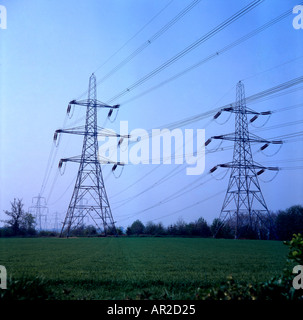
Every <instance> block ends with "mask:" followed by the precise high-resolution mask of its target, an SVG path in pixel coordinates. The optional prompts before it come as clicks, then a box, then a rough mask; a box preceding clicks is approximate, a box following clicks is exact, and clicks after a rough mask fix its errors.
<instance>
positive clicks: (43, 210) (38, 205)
mask: <svg viewBox="0 0 303 320" xmlns="http://www.w3.org/2000/svg"><path fill="white" fill-rule="evenodd" d="M29 212H30V213H31V214H32V215H33V216H34V217H35V223H36V226H38V229H39V231H41V230H42V217H44V221H45V222H46V219H47V214H48V207H47V206H46V200H45V198H44V197H41V195H40V194H38V196H37V197H33V198H32V206H30V207H29ZM44 227H45V226H44Z"/></svg>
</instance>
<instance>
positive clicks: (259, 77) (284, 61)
mask: <svg viewBox="0 0 303 320" xmlns="http://www.w3.org/2000/svg"><path fill="white" fill-rule="evenodd" d="M250 2H251V0H241V1H240V0H228V1H226V0H212V1H210V0H202V1H200V2H197V4H196V5H195V6H194V7H193V8H192V9H191V10H190V11H189V12H187V14H185V15H184V16H183V17H182V18H181V19H179V20H178V21H177V22H176V23H175V24H173V25H172V26H171V27H170V28H169V29H168V30H166V32H164V33H163V34H161V36H160V37H158V38H157V39H156V40H155V41H151V43H150V44H149V45H147V46H146V48H145V49H144V50H142V51H141V52H140V53H139V54H138V55H136V56H135V57H134V58H133V59H131V60H130V61H129V62H128V63H126V64H125V65H123V66H122V67H121V68H120V69H119V70H117V72H115V73H114V74H112V76H110V77H108V78H107V79H105V80H104V81H102V83H100V84H99V85H98V86H97V95H98V100H100V101H104V102H107V101H111V100H112V98H113V97H115V96H116V95H117V94H119V93H120V92H123V91H124V90H126V89H127V88H128V87H130V86H131V85H132V84H133V83H135V82H136V81H138V80H139V79H141V78H142V77H144V76H145V75H147V74H149V73H150V72H151V71H153V70H155V69H156V68H158V67H159V66H161V65H162V64H163V63H165V62H166V61H168V60H169V59H171V58H172V57H174V56H176V55H177V54H178V53H179V52H181V51H182V50H183V49H184V48H186V47H188V46H189V45H191V44H192V43H194V42H195V41H196V40H197V39H199V38H201V37H202V36H203V35H205V34H207V33H208V32H209V31H210V30H212V29H213V28H215V27H216V26H218V25H219V24H220V23H222V22H223V21H225V20H226V19H228V18H229V17H230V16H232V15H233V14H234V13H236V12H238V11H239V10H240V9H242V8H243V7H245V6H246V5H248V4H249V3H250ZM298 2H299V1H298V0H294V1H293V0H287V1H284V0H265V1H264V2H262V3H261V4H260V5H258V6H257V7H256V8H254V9H253V10H251V11H250V12H248V13H247V14H245V15H244V16H243V17H241V18H239V19H238V20H237V21H235V22H234V23H232V24H230V25H229V26H227V27H226V28H225V29H223V30H222V31H220V32H218V33H216V34H215V35H214V36H213V37H211V38H210V39H208V40H207V41H205V42H203V43H201V44H200V45H199V46H197V47H196V48H195V49H193V50H192V51H190V52H189V53H188V54H186V55H184V56H183V57H182V58H180V59H179V60H177V61H176V62H175V63H172V64H171V65H169V66H168V67H167V68H165V69H164V70H162V71H161V72H159V73H157V74H156V75H155V76H154V77H152V78H150V79H149V80H148V81H146V82H144V83H143V84H142V85H140V86H137V87H136V88H134V89H133V90H129V92H127V93H126V94H125V95H123V96H121V97H120V98H119V99H116V100H114V101H113V104H120V105H121V106H120V110H119V113H118V114H117V118H116V120H115V121H114V122H113V123H111V122H110V121H106V118H107V111H108V110H100V111H99V114H98V121H99V125H100V126H103V125H104V126H105V127H106V128H109V129H112V130H115V131H117V132H118V131H119V128H120V123H121V121H128V127H129V130H130V131H132V130H134V129H144V130H147V131H148V130H151V129H157V128H165V126H166V125H167V124H170V123H174V122H177V121H180V120H183V119H186V118H188V117H191V116H194V115H197V114H200V113H203V112H207V111H210V110H213V109H215V108H219V107H220V106H225V105H226V104H229V103H233V102H234V101H235V99H236V85H237V83H238V82H239V81H240V80H241V81H242V82H243V84H244V86H245V93H246V96H251V95H253V94H255V93H259V92H261V91H263V90H266V89H269V88H271V87H274V86H276V85H279V84H281V83H284V82H286V81H289V80H292V79H294V78H296V77H299V76H301V75H302V67H303V54H302V52H303V41H302V39H303V29H295V28H294V27H293V19H294V18H295V16H296V15H295V14H292V15H289V16H288V17H287V18H285V19H283V20H281V21H280V22H278V23H277V24H275V25H273V26H271V27H270V28H268V29H266V30H264V31H263V32H261V33H259V34H257V35H256V36H254V37H252V38H250V39H249V40H247V41H245V42H243V43H241V44H239V45H238V46H235V47H233V48H232V49H230V50H228V51H226V52H224V53H222V54H219V55H217V56H216V57H215V58H214V59H211V60H209V61H207V62H205V63H203V64H201V65H200V66H199V67H197V68H195V69H193V70H191V71H190V72H187V73H185V74H184V75H182V76H180V77H178V78H176V79H175V80H174V81H170V82H167V83H165V84H164V85H162V86H159V87H158V88H156V89H154V90H149V89H151V88H154V87H155V86H157V85H159V84H160V83H162V82H165V81H166V80H167V79H169V78H171V77H173V76H174V75H176V74H178V73H180V72H182V71H183V70H185V69H186V68H188V67H190V66H192V65H193V64H195V63H197V62H199V61H201V60H203V59H205V58H207V57H208V56H209V55H211V54H213V53H216V52H218V51H220V50H221V49H222V48H224V47H225V46H227V45H229V44H231V43H232V42H234V41H236V40H237V39H239V38H240V37H242V36H245V35H246V34H248V33H249V32H251V31H253V30H254V29H256V28H258V27H260V26H262V25H263V24H265V23H266V22H268V21H270V20H271V19H273V18H275V17H277V16H279V15H280V14H282V13H283V12H285V11H286V10H291V9H292V8H293V7H294V6H295V5H297V4H298ZM190 3H192V0H173V1H172V0H161V1H160V0H140V1H139V0H128V1H125V0H99V1H97V0H86V1H84V0H83V1H82V0H77V1H72V0H60V1H59V0H55V1H54V0H53V1H50V0H39V1H38V0H26V1H25V0H13V1H12V0H10V1H8V0H0V4H1V5H4V6H5V7H6V9H7V28H6V29H0V54H1V55H0V59H1V60H0V73H1V78H0V81H1V82H0V88H1V91H0V112H1V113H0V116H1V118H0V121H1V122H0V125H1V140H0V152H1V158H0V170H1V171H0V172H1V175H0V220H1V219H5V218H6V216H5V214H4V213H3V211H4V210H9V209H10V202H11V201H13V199H14V198H20V199H23V203H24V208H25V209H26V210H28V209H29V208H30V206H32V205H33V202H32V199H33V197H36V196H37V195H38V194H39V193H40V192H41V191H42V194H41V196H42V197H44V198H45V201H46V202H47V203H46V205H47V207H48V213H47V222H46V223H45V225H46V226H47V227H48V228H52V227H54V226H55V222H56V221H55V216H56V215H57V217H58V221H57V222H58V223H59V225H60V223H61V222H62V221H63V219H64V217H65V214H66V210H67V207H68V204H69V201H70V198H71V195H72V192H73V187H74V183H75V177H76V174H77V170H78V165H77V164H76V163H67V166H66V169H65V172H64V174H63V175H61V174H60V173H59V171H58V162H59V160H60V159H61V158H68V157H71V156H76V155H79V154H81V148H82V138H81V137H77V136H74V135H62V136H61V139H60V144H59V145H58V147H54V146H53V135H54V132H55V130H57V129H61V128H62V126H63V125H64V127H65V128H71V127H74V126H80V125H84V121H85V118H84V117H85V109H84V108H83V107H75V110H74V112H73V114H72V117H71V119H69V118H67V119H66V108H67V105H68V102H69V101H71V100H73V99H78V98H79V97H81V99H85V98H86V96H85V92H86V90H87V88H88V81H89V77H90V75H91V74H92V73H93V72H94V73H95V75H96V77H97V81H98V80H100V79H102V78H103V77H104V76H106V75H107V74H108V73H109V72H111V71H112V70H113V69H114V68H115V67H116V66H118V65H119V64H120V63H121V61H124V59H125V58H126V57H129V55H130V54H132V53H133V52H135V51H136V50H137V49H138V48H140V47H141V45H142V44H145V43H146V42H147V41H148V40H149V39H151V38H152V37H153V36H154V35H155V34H156V32H158V31H159V30H161V28H163V26H165V25H166V24H167V23H168V22H169V21H172V19H174V18H175V17H176V16H177V15H178V14H179V12H180V11H181V10H183V9H184V8H185V7H186V6H188V5H189V4H190ZM297 87H298V86H297ZM300 103H302V93H301V91H300V90H295V91H293V92H290V93H288V94H284V95H280V96H278V97H272V98H271V99H266V100H264V101H255V102H254V103H252V104H248V105H247V107H249V108H251V109H254V110H256V111H257V112H261V111H267V110H280V111H278V112H274V113H273V114H272V115H271V117H270V118H269V119H267V116H262V117H259V119H258V120H257V121H255V122H254V123H253V124H252V125H250V126H249V130H250V131H251V132H254V133H255V134H257V135H258V136H260V137H263V138H266V139H271V138H274V137H277V136H281V135H286V134H291V133H294V132H298V131H300V130H301V126H302V123H300V120H303V110H302V107H296V108H289V109H287V107H290V106H293V105H298V104H300ZM283 108H286V110H285V111H281V110H283ZM213 115H214V114H211V115H210V116H209V117H208V118H205V119H202V120H200V121H196V122H192V123H189V124H187V125H186V126H182V127H181V126H180V127H179V128H180V129H181V130H182V132H183V133H185V129H192V130H194V132H197V130H198V129H205V138H206V139H208V138H209V137H211V136H214V135H220V134H225V133H231V132H233V131H234V115H233V114H232V115H231V117H229V114H226V113H222V115H221V116H220V117H219V118H218V119H217V120H218V121H217V122H216V121H210V120H211V119H212V116H213ZM267 120H268V121H267ZM286 123H291V125H287V126H285V125H284V124H286ZM227 146H231V147H232V142H228V141H225V142H223V143H222V145H220V147H227ZM209 147H210V148H211V149H216V148H217V147H219V141H212V142H211V144H210V145H209ZM259 147H260V145H259V146H256V145H253V146H252V149H253V154H254V160H255V161H257V162H258V163H261V164H264V166H279V167H281V168H282V169H281V170H280V171H279V173H278V174H277V176H276V177H274V174H275V173H274V172H270V171H269V172H265V173H264V174H262V175H261V176H260V185H261V189H262V192H263V195H264V198H265V201H266V203H267V206H268V208H269V210H271V211H278V210H284V209H286V208H288V207H290V206H292V205H298V204H299V205H303V200H302V199H303V198H302V190H303V179H302V174H303V170H302V169H300V165H301V166H302V160H303V148H302V141H300V139H297V141H292V142H289V143H285V144H283V146H282V148H281V149H280V150H278V148H279V146H277V145H272V146H271V147H270V148H267V149H266V150H264V152H263V153H261V152H259V151H258V148H259ZM151 157H152V155H150V158H151ZM232 157H233V150H232V148H230V149H227V150H225V151H222V152H219V151H218V152H214V153H209V154H206V156H205V170H204V173H202V174H201V175H199V176H195V175H191V176H190V175H187V174H186V167H187V164H186V163H185V164H184V165H178V164H175V163H174V162H173V163H172V164H163V163H162V165H160V166H158V165H156V164H152V163H149V164H138V165H132V164H129V165H125V166H124V168H123V171H122V172H120V171H119V169H117V171H115V174H116V175H117V177H115V176H114V175H113V174H112V172H111V168H112V166H108V165H107V166H106V165H104V166H102V170H103V177H104V180H105V185H106V191H107V194H108V198H109V202H110V204H111V209H112V214H113V217H114V220H115V221H116V225H117V226H122V227H124V228H126V227H127V226H129V225H130V224H131V223H132V222H133V221H134V220H136V219H140V220H141V221H142V222H143V223H147V222H148V221H154V222H162V223H163V224H164V225H165V226H167V225H169V224H171V223H175V222H176V221H178V220H180V219H183V220H184V221H186V222H190V221H195V220H197V219H198V218H200V217H203V218H204V219H206V221H207V222H209V223H211V222H212V220H213V219H214V218H218V217H219V215H220V210H221V207H222V203H223V200H224V196H225V192H226V189H227V185H228V179H229V173H228V172H226V169H224V168H220V169H218V170H217V171H216V175H215V177H213V176H211V175H210V174H208V172H209V170H210V169H211V168H213V167H214V166H215V165H216V164H218V163H225V162H230V161H232ZM120 173H121V175H120ZM273 178H274V179H273ZM199 179H201V183H200V180H199ZM271 179H273V180H272V181H271ZM203 181H206V182H205V183H204V184H203ZM195 186H197V187H196V188H194V187H195ZM186 191H187V192H186ZM177 192H179V193H177ZM169 196H172V200H171V201H167V202H165V201H164V200H165V199H166V198H167V197H169ZM161 201H162V203H161ZM164 202H165V203H164ZM196 203H198V204H197V205H195V204H196ZM183 208H184V209H183ZM45 213H46V212H45Z"/></svg>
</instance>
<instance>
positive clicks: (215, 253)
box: [0, 238, 288, 299]
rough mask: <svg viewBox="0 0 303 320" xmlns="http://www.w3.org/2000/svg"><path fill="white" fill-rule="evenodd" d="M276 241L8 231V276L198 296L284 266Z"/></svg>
mask: <svg viewBox="0 0 303 320" xmlns="http://www.w3.org/2000/svg"><path fill="white" fill-rule="evenodd" d="M287 251H288V249H287V247H286V246H285V245H283V244H282V242H277V241H257V240H237V241H236V240H223V239H222V240H220V239H201V238H74V239H59V238H25V239H21V238H6V239H4V238H2V239H0V265H4V266H5V267H6V269H7V273H8V277H10V276H11V277H13V278H15V279H18V278H21V277H28V278H34V277H37V276H39V277H43V278H44V279H46V280H48V281H49V284H50V287H51V289H52V290H53V291H54V292H55V296H56V298H57V299H128V298H129V299H136V298H141V299H143V298H171V299H194V298H195V294H196V292H197V289H198V288H199V287H209V286H211V285H213V284H217V283H219V282H221V281H224V280H226V278H227V276H229V275H232V276H233V278H234V279H235V280H238V281H243V282H257V281H265V280H268V279H269V278H271V277H272V276H274V275H278V274H280V273H281V272H282V269H283V268H284V267H285V263H286V259H285V258H286V255H287Z"/></svg>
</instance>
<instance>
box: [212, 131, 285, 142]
mask: <svg viewBox="0 0 303 320" xmlns="http://www.w3.org/2000/svg"><path fill="white" fill-rule="evenodd" d="M212 139H220V140H228V141H234V142H238V141H243V137H241V136H240V137H239V136H238V135H236V134H234V133H228V134H222V135H219V136H213V137H211V138H210V139H209V140H210V141H211V140H212ZM210 141H209V142H208V144H209V143H210ZM244 142H250V143H268V144H270V143H272V144H282V143H283V141H282V140H267V139H262V138H260V137H258V136H257V135H255V134H252V133H250V134H249V138H245V141H244Z"/></svg>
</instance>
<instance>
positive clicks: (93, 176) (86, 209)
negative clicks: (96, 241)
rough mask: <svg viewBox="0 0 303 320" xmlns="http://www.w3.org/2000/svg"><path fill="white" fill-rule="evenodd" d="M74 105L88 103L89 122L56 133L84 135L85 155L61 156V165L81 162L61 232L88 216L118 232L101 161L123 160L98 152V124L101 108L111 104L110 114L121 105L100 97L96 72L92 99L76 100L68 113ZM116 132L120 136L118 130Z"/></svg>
mask: <svg viewBox="0 0 303 320" xmlns="http://www.w3.org/2000/svg"><path fill="white" fill-rule="evenodd" d="M71 105H79V106H84V107H86V123H85V126H81V127H77V128H71V129H60V130H57V131H56V132H55V136H54V140H57V136H58V134H59V133H70V134H77V135H83V136H84V138H83V146H82V154H81V156H76V157H72V158H65V159H61V160H60V162H59V168H61V167H62V165H63V163H65V162H68V161H71V162H77V163H79V164H80V165H79V170H78V175H77V180H76V183H75V188H74V191H73V194H72V197H71V200H70V204H69V207H68V210H67V213H66V216H65V220H64V222H63V226H62V229H61V234H60V236H61V237H62V236H67V237H68V236H69V235H70V232H71V230H72V228H77V227H79V226H81V225H82V224H84V218H85V217H89V218H90V219H91V220H92V221H93V222H94V223H95V225H96V226H97V229H98V230H99V231H102V232H104V233H105V234H108V233H109V232H110V233H114V234H116V228H115V222H114V219H113V216H112V212H111V208H110V204H109V200H108V197H107V193H106V190H105V185H104V180H103V176H102V169H101V163H102V164H109V163H112V164H114V166H115V167H116V166H117V165H122V164H121V163H117V162H112V161H110V160H106V159H100V158H99V156H98V135H100V134H102V129H103V128H101V127H98V125H97V109H98V108H110V111H109V116H110V115H111V114H112V112H113V110H114V109H117V108H119V105H115V106H109V105H106V104H104V103H102V102H100V101H98V100H97V90H96V77H95V75H94V74H92V75H91V77H90V79H89V88H88V99H87V100H81V101H76V100H72V101H71V102H70V103H69V106H68V109H67V112H68V113H69V112H70V109H71ZM105 135H106V134H105ZM114 136H116V137H120V135H118V134H117V135H114ZM125 138H127V137H125ZM83 200H85V203H83Z"/></svg>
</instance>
